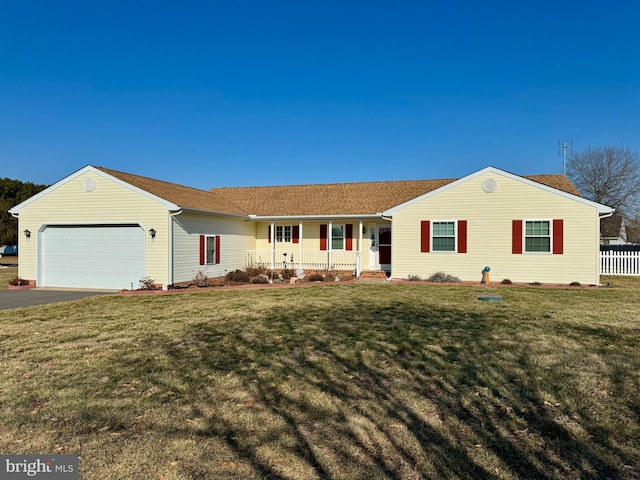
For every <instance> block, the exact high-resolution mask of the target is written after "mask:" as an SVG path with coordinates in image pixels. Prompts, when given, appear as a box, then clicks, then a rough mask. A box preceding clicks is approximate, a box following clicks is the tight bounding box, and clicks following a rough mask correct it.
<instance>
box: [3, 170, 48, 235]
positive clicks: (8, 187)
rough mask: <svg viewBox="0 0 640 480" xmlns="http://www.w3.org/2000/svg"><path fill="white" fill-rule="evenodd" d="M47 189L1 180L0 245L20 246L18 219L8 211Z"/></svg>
mask: <svg viewBox="0 0 640 480" xmlns="http://www.w3.org/2000/svg"><path fill="white" fill-rule="evenodd" d="M45 188H47V185H35V184H33V183H30V182H21V181H20V180H11V179H10V178H0V245H17V244H18V219H17V218H13V217H12V216H11V214H10V213H9V212H8V210H9V209H10V208H13V207H15V206H16V205H18V204H19V203H22V202H24V201H25V200H26V199H27V198H29V197H32V196H33V195H35V194H36V193H38V192H41V191H42V190H44V189H45Z"/></svg>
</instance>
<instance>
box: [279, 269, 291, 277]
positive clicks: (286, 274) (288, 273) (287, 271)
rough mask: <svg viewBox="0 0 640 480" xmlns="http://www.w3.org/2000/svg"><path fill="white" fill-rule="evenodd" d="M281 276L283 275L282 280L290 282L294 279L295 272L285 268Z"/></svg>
mask: <svg viewBox="0 0 640 480" xmlns="http://www.w3.org/2000/svg"><path fill="white" fill-rule="evenodd" d="M280 275H282V279H283V280H289V279H290V278H291V277H293V276H294V275H293V270H291V269H289V268H285V269H283V270H281V271H280Z"/></svg>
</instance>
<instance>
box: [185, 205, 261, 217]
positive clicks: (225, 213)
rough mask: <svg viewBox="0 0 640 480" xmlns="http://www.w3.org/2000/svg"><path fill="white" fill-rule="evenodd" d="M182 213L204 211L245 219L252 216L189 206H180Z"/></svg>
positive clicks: (209, 213)
mask: <svg viewBox="0 0 640 480" xmlns="http://www.w3.org/2000/svg"><path fill="white" fill-rule="evenodd" d="M179 212H180V213H182V212H185V213H202V214H206V215H221V216H224V217H236V218H244V219H245V220H246V219H247V217H250V215H246V214H243V213H228V212H214V211H213V210H200V209H198V208H188V207H180V211H179ZM176 215H177V213H176Z"/></svg>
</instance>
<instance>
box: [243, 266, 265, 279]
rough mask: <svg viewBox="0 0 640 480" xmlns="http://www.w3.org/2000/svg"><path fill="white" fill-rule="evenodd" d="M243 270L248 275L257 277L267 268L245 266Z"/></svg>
mask: <svg viewBox="0 0 640 480" xmlns="http://www.w3.org/2000/svg"><path fill="white" fill-rule="evenodd" d="M245 271H246V272H247V275H249V276H250V277H257V276H258V275H264V274H266V273H267V269H266V268H264V267H247V269H246V270H245Z"/></svg>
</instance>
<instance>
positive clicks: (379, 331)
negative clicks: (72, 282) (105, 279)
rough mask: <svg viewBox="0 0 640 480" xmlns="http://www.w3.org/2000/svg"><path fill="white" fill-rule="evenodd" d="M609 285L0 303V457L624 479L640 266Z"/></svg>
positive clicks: (337, 475) (634, 450)
mask: <svg viewBox="0 0 640 480" xmlns="http://www.w3.org/2000/svg"><path fill="white" fill-rule="evenodd" d="M607 282H608V283H610V285H611V288H600V289H582V288H567V289H544V288H524V287H474V286H452V285H447V286H440V285H412V284H402V285H357V284H349V285H318V286H312V287H303V288H278V289H265V290H227V291H209V292H193V293H192V292H187V293H180V294H173V295H150V296H110V297H92V298H89V299H84V300H81V301H77V302H73V303H66V304H54V305H48V306H38V307H30V308H25V309H19V310H6V311H0V354H1V358H0V366H1V369H2V378H3V380H2V384H1V387H0V426H1V428H0V452H1V453H3V454H8V453H69V454H79V455H80V461H79V465H80V478H82V479H105V480H106V479H109V480H112V479H147V478H148V479H165V480H177V479H213V478H237V479H251V478H264V479H267V478H269V479H280V478H283V479H285V478H286V479H314V478H317V479H320V478H322V479H325V478H326V479H329V478H331V479H363V478H391V479H418V478H438V479H439V478H464V479H467V478H470V479H493V478H496V479H498V478H499V479H516V478H522V479H524V478H526V479H536V478H539V479H547V478H548V479H551V478H553V479H582V478H603V479H605V478H611V479H637V478H640V442H638V438H640V425H639V422H640V349H639V348H638V346H639V343H640V321H639V317H640V300H639V299H640V279H623V278H613V277H611V278H608V279H604V283H607ZM487 293H488V294H492V295H500V296H501V297H502V298H503V301H502V302H499V303H494V302H481V301H479V300H478V296H480V295H482V294H487Z"/></svg>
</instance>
